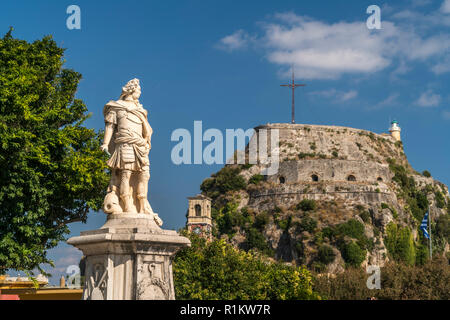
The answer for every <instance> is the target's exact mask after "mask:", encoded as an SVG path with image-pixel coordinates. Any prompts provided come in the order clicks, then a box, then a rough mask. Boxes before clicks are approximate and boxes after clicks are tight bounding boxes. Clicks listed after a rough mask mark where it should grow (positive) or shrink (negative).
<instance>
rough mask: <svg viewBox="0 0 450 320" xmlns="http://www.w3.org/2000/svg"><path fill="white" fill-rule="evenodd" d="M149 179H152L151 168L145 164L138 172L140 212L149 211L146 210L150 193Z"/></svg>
mask: <svg viewBox="0 0 450 320" xmlns="http://www.w3.org/2000/svg"><path fill="white" fill-rule="evenodd" d="M148 180H150V168H149V166H145V167H143V168H142V171H141V172H139V174H138V185H137V192H136V193H137V195H136V196H137V198H138V201H139V213H149V212H146V209H147V208H146V207H147V193H148Z"/></svg>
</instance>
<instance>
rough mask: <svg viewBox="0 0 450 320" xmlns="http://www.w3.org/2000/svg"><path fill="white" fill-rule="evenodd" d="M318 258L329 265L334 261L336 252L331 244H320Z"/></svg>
mask: <svg viewBox="0 0 450 320" xmlns="http://www.w3.org/2000/svg"><path fill="white" fill-rule="evenodd" d="M317 258H318V260H319V261H320V262H322V263H323V264H325V265H327V264H330V263H332V262H333V261H334V259H335V258H336V254H335V253H334V251H333V248H331V247H330V246H329V245H326V244H323V245H321V246H319V250H318V251H317Z"/></svg>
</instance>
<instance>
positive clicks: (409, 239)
mask: <svg viewBox="0 0 450 320" xmlns="http://www.w3.org/2000/svg"><path fill="white" fill-rule="evenodd" d="M385 245H386V248H387V250H388V253H389V255H390V256H391V257H392V258H393V259H394V260H395V261H401V262H405V263H407V264H409V265H414V263H415V260H416V251H415V246H414V240H413V236H412V233H411V230H410V229H409V228H408V227H401V226H399V225H397V224H395V223H393V222H390V223H389V224H388V225H387V226H386V237H385Z"/></svg>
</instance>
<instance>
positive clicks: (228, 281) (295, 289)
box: [173, 234, 318, 300]
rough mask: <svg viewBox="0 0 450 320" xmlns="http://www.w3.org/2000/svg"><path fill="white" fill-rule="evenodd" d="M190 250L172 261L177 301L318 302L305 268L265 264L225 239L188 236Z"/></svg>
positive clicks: (178, 254)
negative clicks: (314, 300) (209, 239)
mask: <svg viewBox="0 0 450 320" xmlns="http://www.w3.org/2000/svg"><path fill="white" fill-rule="evenodd" d="M188 236H189V238H190V239H191V243H192V245H191V247H190V248H186V249H183V250H181V251H180V252H178V253H177V255H176V256H175V259H174V265H173V275H174V283H175V294H176V297H177V299H201V300H215V299H221V300H222V299H223V300H233V299H246V300H305V299H308V300H310V299H317V298H318V296H317V294H315V293H314V292H313V290H312V279H311V275H310V273H309V271H308V270H306V269H305V268H304V267H292V266H287V265H284V264H281V263H273V262H268V261H264V260H263V259H262V258H261V257H260V256H258V255H257V254H255V253H252V252H245V251H242V250H238V249H236V248H234V247H233V246H232V245H230V244H227V243H226V242H225V241H224V240H214V241H211V242H207V241H206V240H204V239H202V238H200V237H198V236H196V235H193V234H190V235H188Z"/></svg>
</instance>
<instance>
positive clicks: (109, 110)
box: [101, 79, 162, 226]
mask: <svg viewBox="0 0 450 320" xmlns="http://www.w3.org/2000/svg"><path fill="white" fill-rule="evenodd" d="M140 95H141V87H140V84H139V79H132V80H130V81H128V83H127V84H126V85H125V86H124V87H123V88H122V94H121V95H120V97H119V100H117V101H114V100H111V101H109V102H108V103H107V104H106V105H105V107H104V108H103V115H104V118H105V138H104V141H103V145H102V146H101V149H102V150H103V151H105V152H107V153H108V154H109V155H110V158H109V160H108V161H107V165H108V166H109V167H110V168H111V180H110V183H109V186H108V190H107V195H106V197H105V200H104V203H103V211H104V212H105V213H108V214H111V213H113V214H116V213H142V214H150V215H153V216H154V219H155V222H156V223H157V224H158V225H159V226H161V225H162V221H161V219H160V218H159V217H158V215H157V214H156V213H154V212H153V210H152V208H151V206H150V203H149V201H148V199H147V193H148V181H149V179H150V162H149V158H148V154H149V151H150V149H151V137H152V133H153V129H152V127H151V126H150V124H149V122H148V120H147V110H145V109H144V108H143V106H142V104H140V103H139V97H140Z"/></svg>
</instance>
